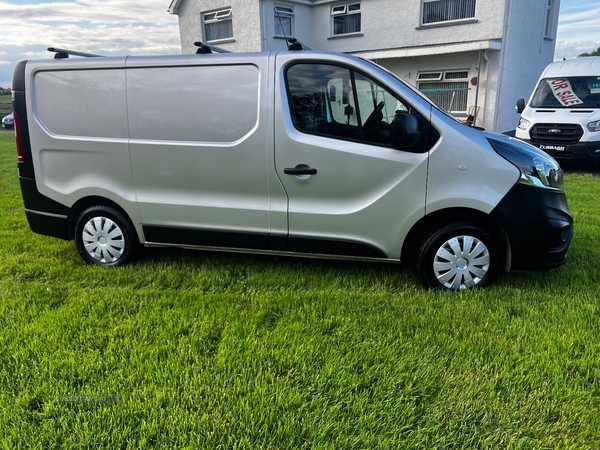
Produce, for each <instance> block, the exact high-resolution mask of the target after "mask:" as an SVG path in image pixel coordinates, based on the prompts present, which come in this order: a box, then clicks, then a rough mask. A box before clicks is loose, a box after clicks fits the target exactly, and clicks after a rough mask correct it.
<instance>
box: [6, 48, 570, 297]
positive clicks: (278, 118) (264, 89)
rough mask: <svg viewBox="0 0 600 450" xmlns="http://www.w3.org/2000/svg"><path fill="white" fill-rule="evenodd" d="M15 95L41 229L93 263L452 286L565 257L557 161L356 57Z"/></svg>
mask: <svg viewBox="0 0 600 450" xmlns="http://www.w3.org/2000/svg"><path fill="white" fill-rule="evenodd" d="M13 96H14V97H13V99H14V100H13V106H14V110H15V111H16V115H17V116H18V120H17V136H18V138H17V139H18V146H17V147H18V149H17V152H18V161H19V162H18V167H19V177H20V182H21V188H22V193H23V200H24V204H25V209H26V214H27V218H28V221H29V225H30V227H31V229H32V230H33V231H34V232H36V233H40V234H44V235H49V236H54V237H57V238H62V239H74V240H75V245H76V247H77V249H78V251H79V253H80V254H81V256H82V257H83V259H84V260H85V261H86V262H89V263H93V264H98V265H105V266H116V265H121V264H125V263H127V262H129V261H130V260H131V259H132V258H133V257H134V256H135V255H136V254H137V251H138V249H139V247H140V246H177V247H185V248H199V249H209V250H225V251H239V252H251V253H268V254H280V255H295V256H308V257H324V258H344V259H359V260H367V261H387V262H395V263H399V262H403V263H405V264H409V265H411V266H412V267H414V268H415V270H416V273H417V275H418V277H419V279H420V280H421V281H422V282H423V283H424V284H425V285H426V286H429V287H434V288H440V289H450V290H456V289H464V288H472V287H483V286H486V285H488V284H490V283H491V282H493V281H494V279H495V278H496V276H497V275H498V274H499V273H500V272H508V271H510V270H514V269H546V268H552V267H557V266H560V265H562V264H563V263H564V262H565V260H566V253H567V248H568V246H569V243H570V240H571V236H572V230H573V228H572V224H573V221H572V216H571V213H570V212H569V209H568V206H567V201H566V197H565V194H564V192H563V175H562V171H561V169H560V167H559V166H558V164H557V163H556V162H555V161H554V160H553V159H552V158H551V157H550V156H548V155H547V154H545V153H544V152H542V151H540V150H538V149H536V148H534V147H532V146H530V145H527V144H525V143H523V142H521V141H519V140H515V139H511V138H508V137H505V136H501V135H499V134H496V133H491V132H484V131H480V130H478V129H475V128H471V127H468V126H465V125H463V124H460V123H458V122H457V121H456V120H454V119H453V118H452V117H450V116H448V115H446V114H445V113H444V112H443V111H441V110H440V109H438V108H437V107H436V106H434V105H433V104H432V103H430V102H429V101H428V100H427V99H426V98H425V97H424V96H422V95H421V94H420V93H419V92H418V91H416V90H414V89H413V88H411V87H409V86H407V85H406V84H405V83H404V82H402V81H401V80H399V79H398V78H396V77H395V76H394V75H393V74H391V73H390V72H388V71H386V70H385V69H383V68H381V67H379V66H377V65H375V64H374V63H372V62H369V61H366V60H363V59H360V58H356V57H353V56H349V55H344V54H337V53H329V52H316V51H287V52H270V53H239V54H238V53H227V54H197V55H182V56H160V57H130V56H127V57H110V58H70V59H69V58H66V59H54V60H37V61H21V62H20V63H19V64H18V66H17V67H16V69H15V74H14V80H13Z"/></svg>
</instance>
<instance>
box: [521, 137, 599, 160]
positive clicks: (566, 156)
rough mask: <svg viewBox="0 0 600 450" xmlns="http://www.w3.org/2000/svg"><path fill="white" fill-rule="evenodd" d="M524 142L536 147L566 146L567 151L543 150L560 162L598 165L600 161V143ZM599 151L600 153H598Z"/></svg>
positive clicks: (525, 140)
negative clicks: (581, 162) (580, 162)
mask: <svg viewBox="0 0 600 450" xmlns="http://www.w3.org/2000/svg"><path fill="white" fill-rule="evenodd" d="M523 141H524V142H527V143H528V144H531V145H533V146H535V147H538V148H539V146H540V145H564V146H565V147H567V150H566V151H556V150H542V151H543V152H546V153H548V154H549V155H550V156H552V157H553V158H554V159H556V160H557V161H558V162H564V161H583V162H588V163H593V164H597V163H598V162H599V161H600V141H592V142H578V143H577V144H563V143H560V142H550V141H547V142H532V141H531V140H527V139H523ZM597 151H598V152H597Z"/></svg>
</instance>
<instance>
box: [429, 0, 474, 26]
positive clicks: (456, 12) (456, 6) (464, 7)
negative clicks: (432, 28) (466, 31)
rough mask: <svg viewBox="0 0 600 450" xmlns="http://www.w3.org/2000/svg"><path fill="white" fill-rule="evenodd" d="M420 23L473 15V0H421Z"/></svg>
mask: <svg viewBox="0 0 600 450" xmlns="http://www.w3.org/2000/svg"><path fill="white" fill-rule="evenodd" d="M422 10H423V16H422V24H423V25H425V24H429V23H437V22H448V21H451V20H459V19H469V18H472V17H475V0H423V9H422Z"/></svg>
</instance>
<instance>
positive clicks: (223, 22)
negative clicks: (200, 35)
mask: <svg viewBox="0 0 600 450" xmlns="http://www.w3.org/2000/svg"><path fill="white" fill-rule="evenodd" d="M203 20H204V40H205V41H208V42H210V41H219V40H222V39H231V38H232V37H233V20H232V16H231V8H229V9H222V10H221V11H215V12H210V13H205V14H204V15H203Z"/></svg>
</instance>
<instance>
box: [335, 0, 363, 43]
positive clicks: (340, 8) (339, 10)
mask: <svg viewBox="0 0 600 450" xmlns="http://www.w3.org/2000/svg"><path fill="white" fill-rule="evenodd" d="M357 5H358V8H357V9H353V10H352V11H351V10H350V7H353V6H357ZM353 15H358V16H359V20H358V30H356V31H349V32H346V33H336V32H335V31H336V18H339V17H350V16H353ZM330 16H331V36H332V37H342V36H353V35H358V34H361V33H362V9H361V2H357V1H350V2H345V3H342V4H336V5H333V6H332V7H331V10H330Z"/></svg>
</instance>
